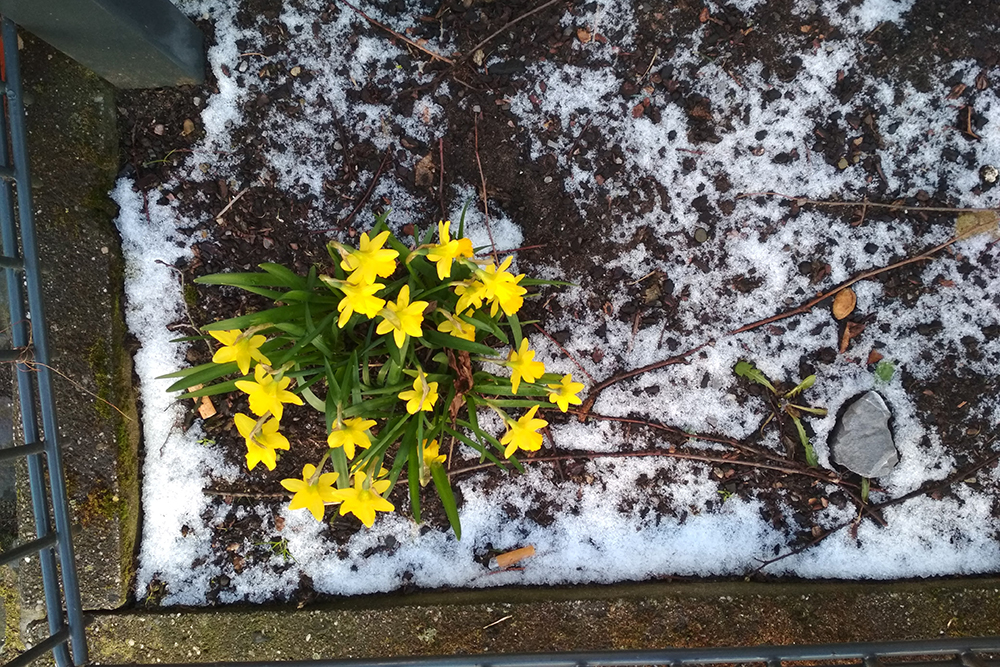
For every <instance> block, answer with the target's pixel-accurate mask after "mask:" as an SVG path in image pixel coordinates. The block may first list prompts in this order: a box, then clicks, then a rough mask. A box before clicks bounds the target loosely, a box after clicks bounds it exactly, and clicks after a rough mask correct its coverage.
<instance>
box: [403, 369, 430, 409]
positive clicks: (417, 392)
mask: <svg viewBox="0 0 1000 667" xmlns="http://www.w3.org/2000/svg"><path fill="white" fill-rule="evenodd" d="M424 382H425V376H424V374H423V373H421V374H419V375H418V376H417V378H416V379H415V380H414V381H413V389H407V390H406V391H401V392H399V397H400V398H401V399H403V400H404V401H406V411H407V412H409V413H410V414H411V415H415V414H417V413H418V412H420V411H421V410H424V411H426V412H430V411H431V410H433V409H434V403H436V402H437V399H438V383H437V382H428V383H426V384H424Z"/></svg>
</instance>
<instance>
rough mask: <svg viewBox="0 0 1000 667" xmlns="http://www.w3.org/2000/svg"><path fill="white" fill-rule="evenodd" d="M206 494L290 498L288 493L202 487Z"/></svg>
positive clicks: (234, 496)
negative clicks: (249, 491)
mask: <svg viewBox="0 0 1000 667" xmlns="http://www.w3.org/2000/svg"><path fill="white" fill-rule="evenodd" d="M201 492H202V493H204V494H205V495H206V496H229V497H231V498H288V497H289V496H290V495H291V494H288V493H243V492H239V491H224V490H222V489H202V490H201Z"/></svg>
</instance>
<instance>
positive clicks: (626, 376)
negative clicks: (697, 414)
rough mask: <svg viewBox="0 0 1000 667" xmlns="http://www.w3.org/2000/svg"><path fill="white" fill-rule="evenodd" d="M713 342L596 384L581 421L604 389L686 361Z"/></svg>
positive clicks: (581, 412)
mask: <svg viewBox="0 0 1000 667" xmlns="http://www.w3.org/2000/svg"><path fill="white" fill-rule="evenodd" d="M713 342H714V341H708V342H707V343H702V344H701V345H699V346H698V347H693V348H691V349H690V350H688V351H687V352H681V353H680V354H678V355H676V356H673V357H670V358H669V359H664V360H663V361H657V362H654V363H652V364H647V365H645V366H641V367H639V368H635V369H632V370H630V371H625V372H624V373H619V374H618V375H615V376H614V377H611V378H608V379H607V380H605V381H604V382H601V383H599V384H597V385H595V386H594V388H593V389H591V390H590V394H589V395H588V396H587V400H585V401H584V402H583V405H582V406H581V407H580V411H579V413H578V414H579V418H580V421H581V422H582V421H586V419H587V414H588V413H589V412H590V408H592V407H593V405H594V401H596V400H597V397H598V396H600V395H601V392H602V391H604V390H605V389H607V388H608V387H610V386H611V385H613V384H617V383H618V382H621V381H622V380H627V379H629V378H631V377H635V376H636V375H642V374H643V373H648V372H649V371H655V370H657V369H659V368H663V367H664V366H672V365H673V364H681V363H684V362H686V361H687V358H688V357H690V356H691V355H692V354H694V353H695V352H697V351H698V350H700V349H702V348H703V347H707V346H708V345H711V344H712V343H713Z"/></svg>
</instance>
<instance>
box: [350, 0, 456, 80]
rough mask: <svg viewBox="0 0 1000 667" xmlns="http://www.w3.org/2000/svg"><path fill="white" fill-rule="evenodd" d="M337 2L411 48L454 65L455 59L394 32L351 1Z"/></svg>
mask: <svg viewBox="0 0 1000 667" xmlns="http://www.w3.org/2000/svg"><path fill="white" fill-rule="evenodd" d="M339 2H341V3H342V4H344V5H346V6H347V7H349V8H350V9H351V10H353V11H354V12H355V13H357V14H358V15H359V16H361V18H363V19H364V20H366V21H368V22H369V23H371V24H372V25H373V26H375V27H377V28H381V29H382V30H385V31H386V32H387V33H389V34H390V35H392V36H393V37H395V38H396V39H401V40H403V41H404V42H406V43H407V44H409V45H410V46H412V47H413V48H415V49H419V50H421V51H423V52H424V53H426V54H427V55H429V56H430V57H431V58H433V59H435V60H440V61H442V62H446V63H448V64H449V65H452V66H454V65H455V61H454V60H452V59H451V58H446V57H444V56H442V55H441V54H440V53H435V52H434V51H431V50H430V49H428V48H426V47H423V46H420V44H417V43H416V42H414V41H413V40H412V39H410V38H409V37H406V36H405V35H401V34H399V33H398V32H396V31H395V30H393V29H392V28H390V27H389V26H387V25H385V24H384V23H379V22H378V21H376V20H375V19H373V18H372V17H370V16H368V14H365V13H364V12H363V11H361V10H360V9H358V8H357V7H355V6H354V5H352V4H351V3H349V2H347V0H339Z"/></svg>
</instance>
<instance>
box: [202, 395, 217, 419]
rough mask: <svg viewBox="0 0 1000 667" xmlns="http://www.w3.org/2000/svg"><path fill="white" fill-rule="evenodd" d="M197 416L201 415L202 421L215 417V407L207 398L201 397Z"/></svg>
mask: <svg viewBox="0 0 1000 667" xmlns="http://www.w3.org/2000/svg"><path fill="white" fill-rule="evenodd" d="M198 414H199V415H201V418H202V419H208V418H209V417H212V416H213V415H215V405H214V404H213V403H212V399H210V398H209V397H208V396H202V397H201V402H200V403H199V404H198Z"/></svg>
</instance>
